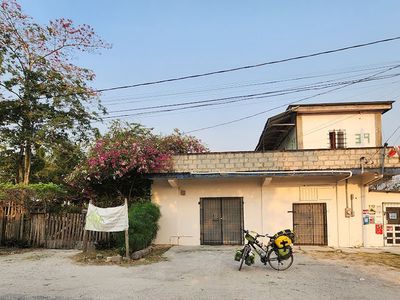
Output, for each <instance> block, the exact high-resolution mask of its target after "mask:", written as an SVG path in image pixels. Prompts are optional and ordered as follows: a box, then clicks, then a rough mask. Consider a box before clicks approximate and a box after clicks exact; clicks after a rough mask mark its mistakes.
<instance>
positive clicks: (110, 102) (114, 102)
mask: <svg viewBox="0 0 400 300" xmlns="http://www.w3.org/2000/svg"><path fill="white" fill-rule="evenodd" d="M394 65H395V64H391V65H383V66H380V67H374V68H364V69H357V70H352V71H345V72H335V73H325V74H320V75H309V76H299V77H294V78H288V79H280V80H271V81H265V82H256V83H247V84H236V85H235V84H230V85H224V86H219V87H214V88H208V89H200V90H189V91H184V92H178V93H165V94H156V95H143V96H139V95H136V96H124V97H114V98H101V100H102V102H103V103H106V104H107V105H118V104H120V103H137V102H143V100H140V99H151V98H159V97H169V96H179V95H187V94H195V93H203V92H210V91H220V90H227V89H237V88H242V87H252V86H261V85H270V84H276V83H283V82H291V81H301V80H305V79H313V78H319V77H327V76H334V75H342V74H349V73H357V72H363V71H371V70H377V69H385V68H388V67H391V66H394ZM355 76H357V75H355ZM125 100H139V101H129V102H127V101H125ZM121 101H122V102H121Z"/></svg>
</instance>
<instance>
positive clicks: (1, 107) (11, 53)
mask: <svg viewBox="0 0 400 300" xmlns="http://www.w3.org/2000/svg"><path fill="white" fill-rule="evenodd" d="M0 1H1V0H0ZM0 3H1V4H0V143H1V144H2V145H3V147H4V148H5V149H3V150H5V152H4V151H3V152H4V153H7V158H8V159H12V160H14V162H15V164H14V165H15V166H14V171H15V172H16V174H17V176H16V182H17V183H19V182H21V183H24V184H28V183H29V181H30V177H31V171H32V157H33V155H35V154H36V157H39V156H40V155H39V154H38V153H36V152H37V151H39V150H40V149H43V148H44V149H53V148H54V147H56V148H57V147H59V146H60V145H62V144H63V143H65V142H66V141H68V140H73V141H83V140H87V139H88V138H89V137H90V135H91V132H93V131H92V129H93V128H92V126H91V121H93V120H98V119H99V113H98V112H99V111H102V110H103V111H104V108H103V107H102V106H101V105H100V102H99V101H97V100H98V98H97V93H96V92H95V91H94V90H93V89H92V88H91V87H90V86H89V85H88V83H89V82H90V81H92V80H93V79H94V77H95V75H94V73H93V72H92V71H91V70H89V69H86V68H82V67H79V66H76V65H74V64H73V63H72V60H73V58H74V55H76V54H77V53H79V52H96V51H97V50H99V49H101V48H107V47H109V45H108V44H106V43H105V42H104V41H103V40H102V39H100V38H99V37H98V36H97V35H96V34H95V33H94V31H93V29H92V28H91V27H90V26H89V25H79V26H75V25H74V24H73V22H72V21H71V20H69V19H64V18H61V19H57V20H54V21H50V22H49V24H48V25H40V24H38V23H36V22H35V21H34V20H33V19H32V18H31V17H29V16H27V15H25V14H24V13H23V12H22V10H21V7H20V6H19V5H18V3H17V2H16V1H14V0H3V1H1V2H0ZM1 98H3V99H1ZM95 100H96V103H97V106H96V107H94V106H91V107H94V108H92V109H89V108H88V106H89V104H90V103H92V102H93V101H95ZM47 151H48V150H47ZM53 151H56V150H54V149H53Z"/></svg>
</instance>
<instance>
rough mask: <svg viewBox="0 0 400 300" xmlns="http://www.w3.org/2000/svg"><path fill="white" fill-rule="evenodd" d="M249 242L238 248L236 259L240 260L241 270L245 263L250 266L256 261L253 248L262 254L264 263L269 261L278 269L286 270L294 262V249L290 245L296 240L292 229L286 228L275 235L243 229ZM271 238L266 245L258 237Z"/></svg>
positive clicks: (261, 257)
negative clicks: (240, 248)
mask: <svg viewBox="0 0 400 300" xmlns="http://www.w3.org/2000/svg"><path fill="white" fill-rule="evenodd" d="M243 232H244V233H245V239H246V240H247V244H245V246H244V247H243V249H242V250H238V251H237V252H236V255H235V260H237V261H240V266H239V271H240V270H241V269H242V266H243V263H246V265H248V266H250V265H252V264H253V263H254V253H253V252H252V249H253V250H254V251H255V252H256V253H257V254H258V255H259V256H260V260H261V262H262V263H263V264H264V265H267V263H268V264H269V265H270V267H271V268H272V269H274V270H277V271H284V270H287V269H288V268H290V266H291V265H292V264H293V251H292V247H291V246H290V245H291V243H292V242H293V241H294V234H293V232H292V231H291V230H289V229H286V230H284V231H280V232H278V233H277V234H275V235H273V236H269V235H267V234H265V235H262V234H258V233H257V232H250V231H248V230H243ZM259 237H267V238H269V242H268V244H267V245H266V246H265V245H263V243H262V242H260V241H259V240H258V239H257V238H259Z"/></svg>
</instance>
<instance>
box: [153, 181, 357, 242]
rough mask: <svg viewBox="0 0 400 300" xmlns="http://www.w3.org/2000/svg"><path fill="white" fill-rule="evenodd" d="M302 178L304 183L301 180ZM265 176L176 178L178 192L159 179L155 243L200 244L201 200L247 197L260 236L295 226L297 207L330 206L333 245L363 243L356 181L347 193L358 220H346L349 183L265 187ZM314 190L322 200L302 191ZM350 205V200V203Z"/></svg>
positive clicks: (248, 221) (249, 218)
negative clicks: (302, 204) (300, 205)
mask: <svg viewBox="0 0 400 300" xmlns="http://www.w3.org/2000/svg"><path fill="white" fill-rule="evenodd" d="M300 180H301V181H300ZM261 182H262V179H261V178H241V179H186V180H178V184H179V189H180V190H184V191H185V195H181V194H180V190H178V189H177V188H172V187H171V186H170V185H169V184H168V182H167V181H166V180H160V179H159V180H155V181H154V183H153V186H152V191H153V195H152V201H153V202H155V203H157V204H159V205H160V208H161V214H162V216H161V219H160V230H159V232H158V235H157V239H156V243H157V244H178V238H177V236H180V238H179V244H181V245H199V244H200V205H199V201H200V198H201V197H243V199H244V226H245V228H246V229H249V230H255V231H257V232H260V233H269V234H274V233H276V232H277V231H280V230H282V229H286V228H292V226H293V224H292V223H293V222H292V214H291V213H288V211H292V204H293V203H326V204H327V222H328V245H329V246H342V247H350V246H360V245H362V225H361V222H362V218H361V213H362V210H361V192H360V191H361V189H360V187H361V185H360V184H359V183H358V182H357V180H353V181H351V182H349V184H348V194H349V195H350V194H353V195H354V200H353V208H354V211H355V217H352V218H345V207H346V194H345V183H344V182H339V183H338V184H337V185H336V181H335V179H334V178H333V177H331V178H330V179H326V178H319V179H318V178H316V177H312V179H297V180H294V179H286V178H273V179H272V182H271V183H270V184H269V185H267V186H264V187H262V185H261ZM305 185H306V186H310V188H311V189H316V190H317V191H318V192H317V194H318V196H317V197H314V199H313V198H312V197H311V196H310V197H311V198H310V197H309V198H306V199H304V197H302V198H301V197H300V189H301V188H304V186H305ZM349 197H350V196H349ZM348 202H349V204H348V205H349V206H350V199H349V201H348Z"/></svg>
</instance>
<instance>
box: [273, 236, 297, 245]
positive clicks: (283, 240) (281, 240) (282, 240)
mask: <svg viewBox="0 0 400 300" xmlns="http://www.w3.org/2000/svg"><path fill="white" fill-rule="evenodd" d="M292 243H293V242H292V240H291V239H290V238H289V237H288V236H287V235H281V236H278V237H277V238H276V239H275V245H276V246H277V247H278V248H284V247H288V246H290V245H291V244H292Z"/></svg>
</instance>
